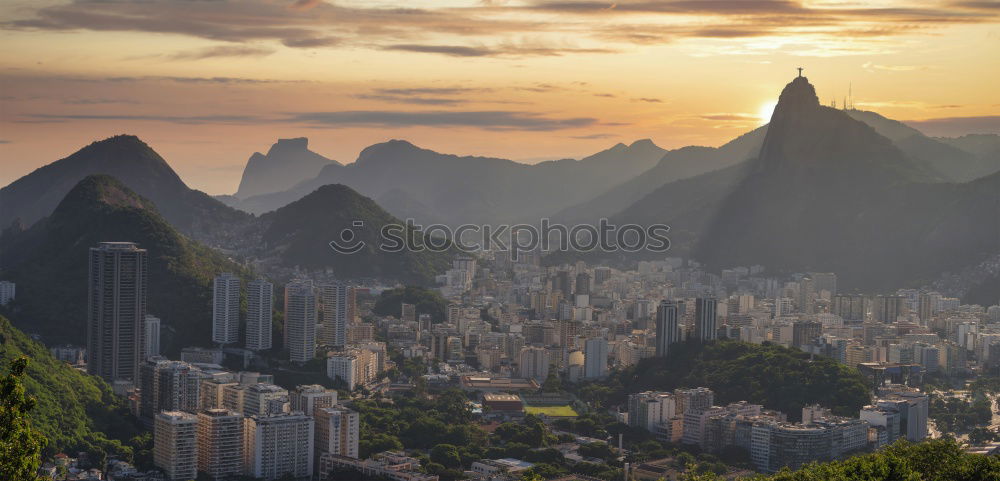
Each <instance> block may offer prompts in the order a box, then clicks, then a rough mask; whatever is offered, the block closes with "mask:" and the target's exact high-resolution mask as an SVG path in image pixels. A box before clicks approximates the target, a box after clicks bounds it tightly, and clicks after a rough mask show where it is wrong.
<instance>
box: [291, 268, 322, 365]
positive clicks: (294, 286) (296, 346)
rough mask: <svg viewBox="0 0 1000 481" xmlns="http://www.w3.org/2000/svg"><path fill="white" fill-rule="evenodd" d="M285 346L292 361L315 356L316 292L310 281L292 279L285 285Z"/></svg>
mask: <svg viewBox="0 0 1000 481" xmlns="http://www.w3.org/2000/svg"><path fill="white" fill-rule="evenodd" d="M285 347H287V348H288V359H289V360H290V361H292V362H306V361H309V360H311V359H312V358H313V357H315V356H316V293H315V291H314V290H313V286H312V282H309V281H294V282H292V283H290V284H288V285H287V286H285Z"/></svg>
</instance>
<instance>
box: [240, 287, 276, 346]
mask: <svg viewBox="0 0 1000 481" xmlns="http://www.w3.org/2000/svg"><path fill="white" fill-rule="evenodd" d="M273 309H274V284H271V283H270V282H267V281H266V280H264V279H257V280H253V281H250V282H249V283H248V284H247V333H246V343H245V344H244V345H245V346H246V348H247V349H250V350H252V351H263V350H266V349H270V348H271V311H272V310H273Z"/></svg>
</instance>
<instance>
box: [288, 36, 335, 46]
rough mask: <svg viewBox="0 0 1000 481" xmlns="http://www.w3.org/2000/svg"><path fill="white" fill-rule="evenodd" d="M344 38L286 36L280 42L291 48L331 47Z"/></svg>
mask: <svg viewBox="0 0 1000 481" xmlns="http://www.w3.org/2000/svg"><path fill="white" fill-rule="evenodd" d="M343 41H344V39H342V38H339V37H303V38H286V39H284V40H282V41H281V43H282V44H283V45H284V46H286V47H293V48H313V47H331V46H334V45H338V44H340V43H341V42H343Z"/></svg>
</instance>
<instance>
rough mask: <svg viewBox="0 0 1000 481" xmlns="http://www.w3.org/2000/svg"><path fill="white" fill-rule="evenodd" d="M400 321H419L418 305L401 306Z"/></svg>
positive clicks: (405, 304)
mask: <svg viewBox="0 0 1000 481" xmlns="http://www.w3.org/2000/svg"><path fill="white" fill-rule="evenodd" d="M400 311H401V312H400V313H399V319H400V320H402V321H403V322H414V321H416V320H417V305H416V304H407V303H405V302H404V303H402V305H400Z"/></svg>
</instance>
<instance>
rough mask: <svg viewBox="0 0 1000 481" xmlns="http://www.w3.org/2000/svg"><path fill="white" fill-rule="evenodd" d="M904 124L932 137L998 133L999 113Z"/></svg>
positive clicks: (906, 122) (999, 124)
mask: <svg viewBox="0 0 1000 481" xmlns="http://www.w3.org/2000/svg"><path fill="white" fill-rule="evenodd" d="M904 123H905V124H907V125H909V126H911V127H913V128H915V129H917V130H919V131H921V132H923V133H924V134H925V135H930V136H934V137H959V136H962V135H966V134H1000V115H983V116H978V117H942V118H936V119H924V120H907V121H904Z"/></svg>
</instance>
